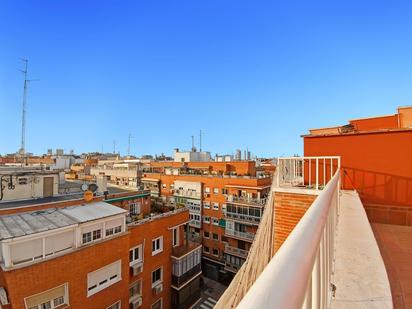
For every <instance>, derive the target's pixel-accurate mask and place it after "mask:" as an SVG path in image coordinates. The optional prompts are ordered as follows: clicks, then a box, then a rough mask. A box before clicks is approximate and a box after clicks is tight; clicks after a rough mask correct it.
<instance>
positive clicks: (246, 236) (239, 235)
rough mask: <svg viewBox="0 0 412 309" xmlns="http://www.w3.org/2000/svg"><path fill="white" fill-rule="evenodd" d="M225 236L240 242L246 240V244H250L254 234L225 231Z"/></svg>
mask: <svg viewBox="0 0 412 309" xmlns="http://www.w3.org/2000/svg"><path fill="white" fill-rule="evenodd" d="M225 235H226V236H229V237H235V238H239V239H241V240H246V241H248V242H252V241H253V238H254V237H255V234H253V233H249V232H240V231H235V230H228V229H225Z"/></svg>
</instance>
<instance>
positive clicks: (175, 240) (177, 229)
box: [172, 227, 179, 247]
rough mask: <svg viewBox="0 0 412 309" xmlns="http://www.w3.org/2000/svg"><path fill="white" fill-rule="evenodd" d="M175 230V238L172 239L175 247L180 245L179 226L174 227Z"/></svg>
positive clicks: (173, 230)
mask: <svg viewBox="0 0 412 309" xmlns="http://www.w3.org/2000/svg"><path fill="white" fill-rule="evenodd" d="M172 232H173V239H172V245H173V247H176V246H178V245H179V228H178V227H175V228H174V229H172Z"/></svg>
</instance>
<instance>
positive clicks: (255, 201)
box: [226, 195, 266, 206]
mask: <svg viewBox="0 0 412 309" xmlns="http://www.w3.org/2000/svg"><path fill="white" fill-rule="evenodd" d="M226 202H229V203H240V204H249V205H254V206H265V204H266V198H253V197H248V196H237V195H227V196H226Z"/></svg>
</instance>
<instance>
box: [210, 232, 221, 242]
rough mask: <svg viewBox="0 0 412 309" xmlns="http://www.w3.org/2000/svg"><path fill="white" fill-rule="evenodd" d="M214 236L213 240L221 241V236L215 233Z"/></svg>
mask: <svg viewBox="0 0 412 309" xmlns="http://www.w3.org/2000/svg"><path fill="white" fill-rule="evenodd" d="M212 235H213V240H217V241H219V234H215V233H213V234H212Z"/></svg>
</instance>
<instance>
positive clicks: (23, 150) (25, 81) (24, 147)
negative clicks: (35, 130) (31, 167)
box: [20, 59, 29, 155]
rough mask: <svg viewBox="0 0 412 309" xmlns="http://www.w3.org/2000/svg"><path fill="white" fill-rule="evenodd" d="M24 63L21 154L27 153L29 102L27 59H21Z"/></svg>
mask: <svg viewBox="0 0 412 309" xmlns="http://www.w3.org/2000/svg"><path fill="white" fill-rule="evenodd" d="M21 60H22V61H23V62H24V70H20V71H22V72H23V74H24V90H23V106H22V118H21V146H20V154H22V155H25V153H26V102H27V83H28V80H27V65H28V62H29V61H28V60H27V59H21Z"/></svg>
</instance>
